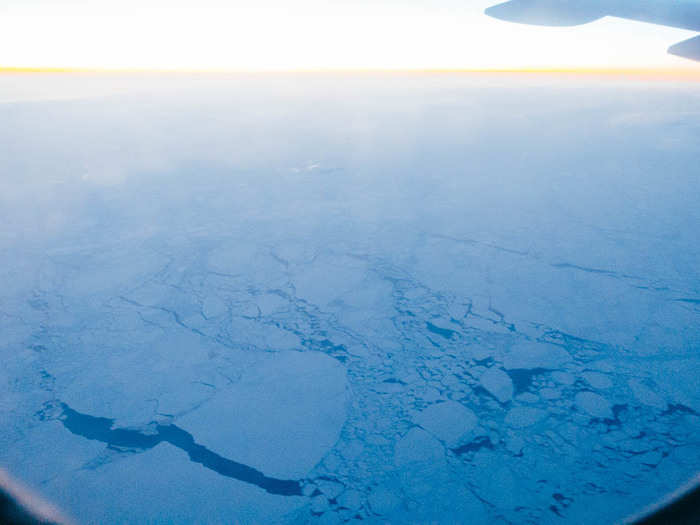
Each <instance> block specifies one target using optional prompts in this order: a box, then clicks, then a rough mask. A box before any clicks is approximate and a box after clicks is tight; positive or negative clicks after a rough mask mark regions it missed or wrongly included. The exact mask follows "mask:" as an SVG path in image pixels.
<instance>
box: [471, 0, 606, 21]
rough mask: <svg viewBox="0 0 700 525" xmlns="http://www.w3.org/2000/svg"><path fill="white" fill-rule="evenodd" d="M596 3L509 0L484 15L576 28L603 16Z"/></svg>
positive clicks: (579, 0) (559, 0)
mask: <svg viewBox="0 0 700 525" xmlns="http://www.w3.org/2000/svg"><path fill="white" fill-rule="evenodd" d="M596 4H597V2H586V1H585V0H510V2H504V3H502V4H498V5H494V6H492V7H489V8H487V9H486V10H485V11H484V13H486V14H487V15H489V16H492V17H494V18H498V19H500V20H506V21H508V22H518V23H521V24H533V25H540V26H577V25H581V24H586V23H588V22H592V21H593V20H597V19H599V18H602V17H603V16H605V13H602V12H601V11H600V9H599V8H598V7H597V6H596Z"/></svg>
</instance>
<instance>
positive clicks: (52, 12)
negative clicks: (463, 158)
mask: <svg viewBox="0 0 700 525" xmlns="http://www.w3.org/2000/svg"><path fill="white" fill-rule="evenodd" d="M495 3H499V0H495V1H489V0H462V1H456V0H426V1H418V0H404V1H397V0H375V1H369V0H358V1H349V0H326V1H321V0H298V1H290V0H287V1H282V0H255V1H253V0H229V1H222V0H219V1H217V0H199V1H194V0H169V1H163V0H140V1H136V0H119V1H114V0H69V1H60V0H59V1H56V0H54V1H47V0H0V67H88V68H158V69H231V70H278V69H282V70H290V69H291V70H294V69H325V68H330V69H380V68H388V69H425V68H427V69H470V68H489V69H490V68H495V69H499V68H549V67H554V68H561V67H564V68H576V67H603V68H620V67H622V68H628V67H631V68H636V67H670V68H673V67H683V68H696V69H697V68H699V67H700V66H699V65H698V63H696V62H691V61H688V60H684V59H681V58H677V57H673V56H670V55H667V54H666V49H667V48H668V46H669V45H671V44H674V43H676V42H679V41H681V40H685V39H687V38H690V37H692V36H695V34H696V33H693V32H691V31H684V30H680V29H674V28H669V27H663V26H656V25H651V24H645V23H640V22H634V21H629V20H620V19H615V18H610V17H606V18H603V19H601V20H598V21H595V22H592V23H590V24H587V25H582V26H577V27H569V28H551V27H537V26H527V25H519V24H512V23H508V22H504V21H500V20H495V19H493V18H490V17H488V16H486V15H484V14H483V11H484V9H485V8H486V7H489V6H491V5H493V4H495Z"/></svg>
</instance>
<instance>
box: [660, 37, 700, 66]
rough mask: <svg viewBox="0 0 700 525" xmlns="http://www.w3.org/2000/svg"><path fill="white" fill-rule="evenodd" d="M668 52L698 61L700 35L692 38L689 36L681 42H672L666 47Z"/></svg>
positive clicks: (699, 59)
mask: <svg viewBox="0 0 700 525" xmlns="http://www.w3.org/2000/svg"><path fill="white" fill-rule="evenodd" d="M668 52H669V53H670V54H671V55H676V56H678V57H682V58H689V59H690V60H697V61H699V62H700V36H695V37H693V38H689V39H688V40H683V42H678V43H677V44H673V45H672V46H671V47H669V48H668Z"/></svg>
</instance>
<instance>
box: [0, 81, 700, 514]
mask: <svg viewBox="0 0 700 525" xmlns="http://www.w3.org/2000/svg"><path fill="white" fill-rule="evenodd" d="M46 78H48V79H49V80H47V79H46ZM51 78H52V77H42V80H41V81H42V82H51V81H52V80H50V79H51ZM53 78H54V79H57V78H59V77H53ZM33 79H35V77H26V78H25V77H19V78H17V77H15V78H14V80H12V81H13V82H15V83H17V84H18V85H20V86H21V85H22V82H25V83H27V84H29V83H31V82H36V80H33ZM86 79H87V77H80V78H74V79H72V80H71V78H68V77H66V78H63V80H64V81H65V82H68V83H70V82H71V81H74V82H75V83H77V84H80V83H81V82H84V81H85V82H86V81H87V80H89V79H87V80H86ZM0 82H8V80H7V79H6V78H3V79H2V80H0ZM56 82H58V81H57V80H56ZM110 82H116V81H115V80H114V79H112V80H110ZM121 82H122V86H127V88H128V89H123V90H121V91H119V92H118V93H109V92H100V93H98V94H95V95H93V96H87V95H83V96H80V97H73V98H71V97H62V98H60V99H56V100H44V99H42V100H36V99H35V100H24V101H21V100H13V101H12V100H9V99H8V101H6V102H4V103H2V104H0V122H3V126H2V127H1V128H0V159H2V160H1V164H0V169H1V173H0V359H1V361H2V366H1V367H0V422H1V424H0V465H2V466H3V467H5V468H7V469H8V470H10V471H11V472H12V473H13V474H14V475H15V476H17V477H19V478H21V479H23V480H24V481H25V482H27V483H28V484H29V485H31V486H33V487H35V488H36V489H37V490H39V491H40V492H41V493H42V494H43V495H44V496H45V497H46V498H48V499H49V500H51V501H53V502H55V503H56V504H58V505H59V506H60V507H61V508H63V509H64V510H65V511H66V512H67V513H68V514H71V515H72V516H73V517H74V518H75V519H76V520H77V521H79V522H81V523H124V522H139V523H143V522H162V523H189V522H228V523H234V522H235V523H251V524H252V523H341V522H354V521H359V520H362V521H363V522H365V523H386V522H393V523H424V522H431V523H433V522H434V523H475V524H478V523H583V522H586V523H613V522H617V521H619V520H620V519H622V518H623V517H624V516H627V515H629V514H631V513H634V512H636V511H638V510H639V509H640V508H641V507H643V506H645V505H647V504H649V503H652V502H654V501H656V500H657V499H659V498H661V497H662V496H664V495H665V494H667V493H669V492H671V491H672V490H674V489H675V488H676V487H677V486H679V485H681V484H682V483H683V482H684V481H685V480H687V479H689V478H690V477H692V476H693V475H694V474H695V473H696V472H697V471H698V470H700V442H698V439H697V436H698V435H699V433H700V417H699V414H700V384H699V382H700V355H699V350H700V322H699V321H700V315H699V314H700V257H699V255H700V233H699V232H700V206H698V196H699V195H700V177H698V175H699V174H700V171H699V167H698V159H699V153H700V150H699V147H700V146H699V145H700V85H698V84H692V83H682V82H680V83H674V82H670V81H663V82H653V81H641V80H619V79H618V80H615V79H612V78H607V79H604V80H596V79H593V78H586V77H574V78H556V77H541V76H539V77H537V76H536V77H516V76H508V75H432V76H431V75H398V74H396V75H357V76H337V75H336V76H334V75H298V76H294V75H291V76H283V75H261V76H211V77H207V76H200V77H192V78H190V77H185V76H172V77H165V78H161V79H152V78H151V79H149V78H126V79H121ZM0 91H1V90H0Z"/></svg>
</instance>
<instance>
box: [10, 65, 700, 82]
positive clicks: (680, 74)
mask: <svg viewBox="0 0 700 525" xmlns="http://www.w3.org/2000/svg"><path fill="white" fill-rule="evenodd" d="M13 73H14V74H22V73H59V74H60V73H64V74H65V73H92V74H290V73H300V74H319V73H330V74H333V73H335V74H343V73H344V74H348V73H353V74H372V73H398V74H410V73H428V74H555V75H556V74H578V75H591V76H596V75H598V76H623V77H624V76H630V77H651V78H674V79H686V80H699V81H700V68H698V69H694V68H691V67H675V68H667V67H648V68H647V67H502V68H501V67H499V68H330V67H329V68H286V69H285V68H279V69H236V68H138V67H134V68H132V67H123V68H111V67H106V68H102V67H72V66H66V67H54V66H50V67H43V66H26V67H25V66H20V67H18V66H2V65H0V74H13Z"/></svg>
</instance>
